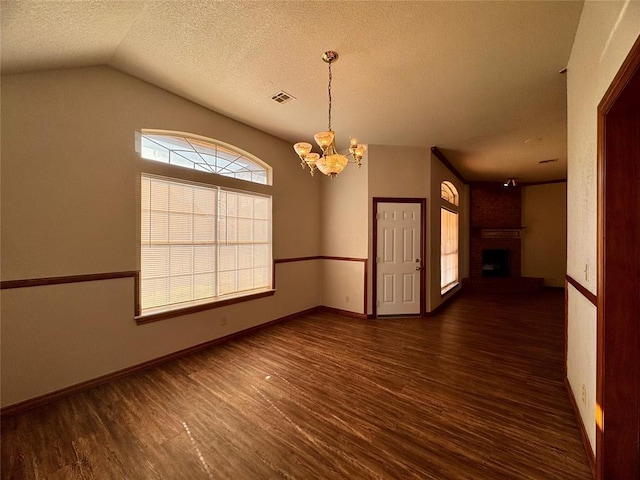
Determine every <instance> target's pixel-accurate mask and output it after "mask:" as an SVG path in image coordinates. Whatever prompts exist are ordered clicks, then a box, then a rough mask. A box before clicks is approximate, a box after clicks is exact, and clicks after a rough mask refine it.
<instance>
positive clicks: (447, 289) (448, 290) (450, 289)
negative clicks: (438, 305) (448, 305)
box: [440, 282, 460, 298]
mask: <svg viewBox="0 0 640 480" xmlns="http://www.w3.org/2000/svg"><path fill="white" fill-rule="evenodd" d="M459 286H460V282H455V283H452V284H451V285H447V286H446V287H445V288H443V289H442V290H440V298H442V297H445V296H446V295H447V294H449V293H451V292H453V291H454V290H457V287H459Z"/></svg>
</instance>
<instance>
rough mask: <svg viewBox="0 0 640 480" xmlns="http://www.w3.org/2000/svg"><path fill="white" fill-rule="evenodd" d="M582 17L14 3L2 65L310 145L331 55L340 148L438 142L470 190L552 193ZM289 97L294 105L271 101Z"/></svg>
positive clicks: (419, 7) (320, 121)
mask: <svg viewBox="0 0 640 480" xmlns="http://www.w3.org/2000/svg"><path fill="white" fill-rule="evenodd" d="M581 10H582V2H581V1H579V2H573V1H553V2H543V1H533V2H527V1H510V2H493V1H491V2H489V1H487V2H480V1H473V2H462V1H460V2H458V1H456V2H430V1H418V2H405V1H328V2H325V1H323V2H316V1H273V0H264V1H187V0H170V1H160V0H151V1H124V0H109V1H100V0H96V1H93V0H91V1H78V2H68V1H56V0H53V1H46V2H42V1H38V2H35V1H29V0H22V1H3V2H2V4H1V10H0V14H1V22H2V24H1V26H2V32H1V35H2V37H1V40H2V44H1V48H2V50H1V53H2V63H1V68H2V73H3V74H9V73H22V72H30V71H37V70H44V69H57V68H72V67H80V66H87V65H109V66H111V67H113V68H116V69H118V70H121V71H123V72H126V73H128V74H131V75H133V76H135V77H138V78H140V79H142V80H145V81H147V82H150V83H152V84H155V85H157V86H159V87H162V88H164V89H166V90H168V91H171V92H174V93H176V94H178V95H181V96H183V97H185V98H187V99H190V100H192V101H194V102H196V103H199V104H201V105H203V106H206V107H208V108H210V109H212V110H215V111H217V112H220V113H222V114H224V115H227V116H229V117H232V118H234V119H237V120H239V121H241V122H244V123H246V124H248V125H251V126H254V127H256V128H258V129H260V130H263V131H265V132H268V133H271V134H273V135H275V136H277V137H280V138H282V139H285V140H286V141H288V142H291V143H293V142H296V141H308V142H312V141H313V134H314V133H315V132H316V131H319V130H324V129H325V128H326V127H327V101H328V100H327V81H328V69H327V64H325V63H324V62H323V61H322V59H321V56H322V53H323V52H325V51H326V50H335V51H337V52H338V53H339V55H340V57H339V59H338V61H336V62H335V63H334V64H333V67H332V70H333V84H332V98H333V112H332V127H333V129H334V130H335V131H336V134H337V141H338V148H342V147H346V146H347V142H348V137H349V136H357V137H358V139H359V140H360V141H361V142H362V143H368V144H373V145H375V144H385V145H407V146H424V147H430V146H433V145H437V146H438V147H439V149H440V150H441V151H442V152H443V153H444V154H445V155H446V156H447V158H448V159H449V160H450V162H451V163H452V164H453V165H454V166H455V168H457V169H458V170H459V171H460V172H461V173H462V174H463V175H464V176H465V177H466V178H467V179H469V180H492V181H502V180H505V179H506V177H516V178H518V179H519V180H520V181H522V182H540V181H548V180H556V179H562V178H565V176H566V159H567V151H566V132H567V129H566V120H567V119H566V77H565V75H564V74H562V73H560V72H561V71H562V70H563V69H564V68H565V66H566V64H567V62H568V59H569V54H570V51H571V47H572V44H573V39H574V35H575V32H576V28H577V25H578V21H579V17H580V13H581ZM280 91H284V92H286V93H288V94H289V95H291V96H293V97H295V99H294V100H291V101H289V102H286V103H278V102H275V101H274V100H272V99H271V97H272V96H273V95H274V94H276V93H278V92H280ZM196 133H197V132H196ZM292 155H295V154H293V151H292ZM556 159H557V161H556ZM548 160H551V161H549V162H545V161H548ZM540 162H545V163H540Z"/></svg>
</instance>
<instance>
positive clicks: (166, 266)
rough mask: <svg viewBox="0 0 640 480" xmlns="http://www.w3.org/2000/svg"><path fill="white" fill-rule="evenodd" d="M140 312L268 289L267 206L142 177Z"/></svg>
mask: <svg viewBox="0 0 640 480" xmlns="http://www.w3.org/2000/svg"><path fill="white" fill-rule="evenodd" d="M141 193H142V194H141V222H142V224H141V276H140V278H141V296H140V300H141V307H142V310H145V309H150V308H156V307H163V306H170V305H176V304H181V303H184V302H194V301H205V300H206V299H211V300H215V299H216V298H217V297H220V296H224V295H232V294H239V293H243V292H247V293H252V292H253V291H255V290H259V289H264V288H269V287H270V286H271V273H270V272H271V198H270V197H266V196H261V195H256V194H252V193H247V192H236V191H230V190H225V189H222V188H219V187H213V186H203V185H195V184H191V183H186V182H180V181H175V180H170V179H165V178H159V177H154V176H150V175H143V176H142V192H141Z"/></svg>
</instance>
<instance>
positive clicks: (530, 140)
mask: <svg viewBox="0 0 640 480" xmlns="http://www.w3.org/2000/svg"><path fill="white" fill-rule="evenodd" d="M540 141H542V137H531V138H527V139H526V140H525V141H524V143H526V144H529V143H535V142H540Z"/></svg>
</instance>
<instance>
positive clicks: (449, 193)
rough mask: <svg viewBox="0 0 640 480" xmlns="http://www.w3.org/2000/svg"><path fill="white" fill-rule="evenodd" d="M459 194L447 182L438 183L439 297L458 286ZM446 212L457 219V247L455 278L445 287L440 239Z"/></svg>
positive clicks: (450, 183)
mask: <svg viewBox="0 0 640 480" xmlns="http://www.w3.org/2000/svg"><path fill="white" fill-rule="evenodd" d="M459 204H460V193H459V191H458V189H457V187H456V186H455V185H454V184H453V183H452V182H450V181H449V180H443V181H442V182H440V257H439V262H440V296H441V297H443V296H445V295H446V294H448V293H449V292H451V291H452V290H454V289H455V288H456V287H458V286H459V285H460V206H459ZM443 210H444V211H447V212H450V213H453V214H455V215H456V218H457V232H456V236H457V239H458V240H457V245H456V251H455V254H456V256H457V262H456V263H457V271H456V278H455V279H454V280H453V281H451V282H449V283H447V284H446V285H442V268H443V262H442V258H443V255H442V238H443V231H442V218H443V216H442V212H443Z"/></svg>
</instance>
